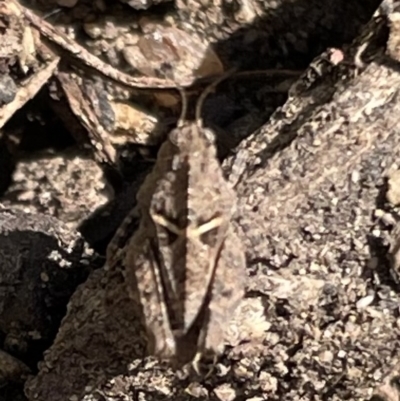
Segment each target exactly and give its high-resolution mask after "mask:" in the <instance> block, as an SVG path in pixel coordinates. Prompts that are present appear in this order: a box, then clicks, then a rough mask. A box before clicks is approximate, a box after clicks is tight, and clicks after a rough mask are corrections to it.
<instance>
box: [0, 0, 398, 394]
mask: <svg viewBox="0 0 400 401" xmlns="http://www.w3.org/2000/svg"><path fill="white" fill-rule="evenodd" d="M328 3H329V4H328ZM24 5H25V6H29V7H32V8H33V9H34V10H35V12H36V13H37V15H43V13H44V15H48V17H47V18H46V19H45V21H46V22H47V23H48V24H50V25H51V26H56V27H57V29H58V30H59V32H64V33H67V34H68V35H69V38H70V39H71V41H72V42H71V43H73V44H74V43H75V49H77V48H78V47H76V46H82V47H83V48H84V49H86V50H89V52H90V54H94V55H95V56H97V57H99V59H100V60H103V61H104V62H106V63H107V65H108V66H111V67H113V68H117V69H118V71H122V72H125V73H126V74H129V76H131V77H133V76H139V77H140V76H144V75H146V76H148V77H153V78H159V77H162V78H165V77H166V78H167V79H172V80H173V81H174V82H178V81H180V80H182V82H186V81H187V80H190V79H192V80H193V81H196V80H199V82H200V84H199V85H200V86H201V79H204V78H207V77H208V76H210V75H213V74H220V73H221V72H222V71H227V70H229V69H230V68H233V67H234V68H236V69H237V70H238V71H240V72H243V71H246V72H247V73H246V74H245V75H242V76H240V75H236V76H235V75H233V76H232V77H231V78H229V79H227V80H226V81H225V82H223V83H222V84H221V85H220V86H218V90H216V91H215V93H213V94H211V95H210V96H209V97H208V99H207V101H206V102H205V104H204V111H203V116H204V120H205V122H206V124H207V125H208V126H210V127H212V128H213V130H214V132H215V133H216V135H217V141H218V151H219V156H220V159H221V162H222V166H223V169H224V172H225V173H226V176H227V177H228V178H229V179H230V180H231V181H232V182H234V183H235V184H236V185H235V191H236V192H237V194H238V207H237V211H236V215H235V217H234V221H233V223H234V225H235V227H236V229H237V231H238V232H239V233H241V238H242V240H243V243H244V244H245V246H246V260H247V272H248V282H247V285H246V287H247V288H246V297H245V299H244V300H243V303H242V305H241V307H240V310H239V312H238V313H237V316H235V317H234V318H233V319H232V322H231V324H230V325H229V329H228V330H227V336H226V340H225V342H226V348H225V352H224V353H223V355H221V356H220V357H219V358H218V359H217V360H216V362H215V365H214V367H213V369H212V370H211V371H210V372H209V374H205V375H197V374H195V373H194V372H191V371H186V370H179V371H176V370H174V369H171V368H170V367H169V366H168V365H167V364H164V363H160V362H158V361H157V360H156V359H155V358H153V357H151V356H147V355H146V354H145V345H146V342H145V336H144V335H143V332H144V329H143V327H142V325H141V323H140V321H139V319H138V316H139V312H138V305H136V304H135V303H134V302H133V301H132V300H131V299H130V298H129V297H128V295H127V291H126V288H125V282H124V279H123V272H122V270H123V267H122V266H120V265H117V266H115V267H113V268H111V269H110V268H108V269H107V268H104V267H103V265H104V260H105V258H104V255H105V249H106V246H107V244H108V242H109V241H110V238H111V237H112V235H113V234H114V232H115V231H116V229H117V228H118V226H119V224H120V223H121V221H122V220H123V218H124V216H125V215H126V214H127V213H128V211H129V210H130V209H131V208H132V207H133V206H134V204H135V202H136V201H135V195H136V193H137V190H138V188H139V187H140V185H141V183H142V181H143V179H144V177H145V176H146V175H147V174H148V172H149V171H150V170H151V167H152V165H153V163H154V159H155V157H156V154H157V153H156V152H157V149H158V147H159V145H160V143H161V142H162V140H163V138H164V137H165V135H166V133H167V132H168V130H169V129H170V128H171V127H172V126H174V124H175V122H176V120H177V118H178V117H179V112H180V103H179V98H178V97H177V95H176V93H175V92H174V91H170V90H162V89H158V90H139V89H134V88H132V87H128V86H127V85H125V86H123V85H120V84H118V83H117V82H115V80H114V81H112V80H108V79H106V77H104V74H102V73H101V72H102V71H101V68H100V67H99V68H97V69H96V67H94V68H93V67H90V66H88V65H86V66H85V62H82V60H79V57H80V56H81V55H82V54H83V53H82V52H76V53H77V54H78V57H77V56H76V55H73V54H72V53H71V51H68V49H66V48H62V47H60V46H59V45H60V44H59V43H58V44H57V43H55V42H54V41H52V40H51V39H49V37H46V35H45V34H43V32H42V35H40V34H39V32H38V30H37V29H36V28H33V27H32V28H29V29H27V28H26V27H29V24H28V22H27V20H25V19H24V18H25V17H24V16H23V15H22V14H20V12H21V8H20V6H19V5H18V3H15V4H14V3H13V2H11V1H2V2H0V29H1V30H2V33H3V34H4V40H3V45H2V47H0V50H1V53H0V54H1V57H0V69H1V74H2V77H1V80H0V123H1V131H0V174H1V175H0V192H1V197H0V283H1V286H0V340H1V342H0V345H1V353H0V384H1V385H2V387H1V388H0V400H7V401H8V400H32V401H33V400H39V401H47V400H54V401H58V400H60V401H61V400H74V401H78V400H82V401H83V400H85V401H88V400H136V399H138V400H153V399H154V400H169V399H171V400H172V399H178V400H187V399H213V400H222V401H233V400H253V401H258V400H263V399H270V400H344V399H346V400H347V399H348V400H361V399H362V400H368V399H371V398H372V397H373V398H374V401H383V400H384V401H395V400H398V399H399V395H398V389H399V379H398V377H400V376H398V374H400V372H399V367H400V365H399V362H400V361H399V356H400V355H399V352H398V349H399V348H398V347H397V345H399V334H400V321H399V301H400V297H399V279H400V275H399V274H400V273H399V269H400V267H399V266H400V261H399V260H400V259H399V253H398V248H399V242H398V238H399V235H398V227H399V225H398V221H399V219H400V214H399V208H398V205H399V204H400V191H399V190H398V187H399V178H400V177H399V173H398V171H399V169H400V165H399V155H400V139H399V135H398V131H399V127H400V126H399V122H398V115H399V114H398V113H399V112H400V102H399V96H398V88H399V87H400V74H399V71H400V68H399V65H400V64H399V60H400V51H399V50H398V49H399V46H398V44H399V43H400V29H397V26H398V25H399V22H398V21H400V19H399V15H400V14H399V13H398V12H397V10H396V2H395V1H385V2H384V3H383V4H381V5H380V4H379V1H365V0H364V1H352V2H348V1H341V0H337V1H335V2H326V4H322V3H321V2H319V1H302V0H297V1H294V0H293V1H289V0H277V1H270V2H263V1H257V0H248V1H244V2H243V1H242V2H236V1H220V2H217V1H215V2H213V1H205V2H204V1H203V2H197V1H185V2H184V1H180V0H176V1H175V2H169V1H165V2H163V1H117V0H114V1H109V2H106V1H96V2H91V1H85V0H78V1H67V0H57V1H56V0H53V1H51V2H50V1H46V2H44V1H35V2H33V1H32V2H29V3H28V4H24ZM57 7H59V8H60V11H58V13H56V14H52V11H54V10H55V9H56V8H57ZM374 13H375V14H374ZM165 25H168V26H169V27H172V31H168V30H166V28H164V26H165ZM43 26H45V25H44V24H43ZM178 28H179V31H177V29H178ZM399 28H400V27H399ZM154 31H156V32H159V34H160V35H164V37H166V38H168V40H165V43H167V45H165V43H164V44H163V45H162V46H160V48H157V47H156V44H155V43H154V42H152V41H151V40H150V39H149V37H150V36H146V35H149V32H154ZM178 32H179V33H178ZM206 32H207V33H206ZM143 38H145V39H143ZM146 38H147V39H146ZM150 38H151V37H150ZM204 43H206V44H209V45H210V46H211V48H212V51H211V50H209V49H208V50H207V48H206V46H203V45H201V44H204ZM163 46H164V47H163ZM186 48H187V49H190V50H188V51H185V50H184V49H186ZM157 54H162V59H163V60H166V62H165V63H164V64H162V63H160V61H159V58H158V56H157ZM171 54H173V56H171ZM161 64H162V65H161ZM249 70H251V71H253V73H252V74H251V73H249ZM255 71H258V72H257V73H255ZM276 71H280V72H278V73H277V72H276ZM135 73H136V75H135ZM76 83H77V84H76ZM187 92H188V95H189V98H191V99H192V98H194V99H196V97H198V96H197V95H198V94H199V89H198V87H197V86H196V85H193V86H191V88H190V89H187ZM190 111H191V110H190Z"/></svg>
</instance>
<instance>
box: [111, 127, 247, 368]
mask: <svg viewBox="0 0 400 401" xmlns="http://www.w3.org/2000/svg"><path fill="white" fill-rule="evenodd" d="M137 200H138V206H137V210H136V213H139V216H140V218H141V220H140V225H139V228H138V230H137V231H136V233H135V234H134V235H133V236H132V237H131V239H130V240H129V241H128V242H127V244H126V246H125V248H124V250H123V254H124V256H123V258H124V266H125V270H126V280H127V285H128V290H129V292H130V295H131V296H132V297H133V298H135V299H138V300H139V301H140V303H141V305H142V308H143V317H144V320H145V326H146V328H147V331H148V334H149V352H150V353H151V354H153V355H157V356H159V357H160V358H162V359H173V360H175V361H177V362H178V363H182V364H183V363H186V362H189V361H191V360H193V359H194V358H195V356H196V354H198V353H200V354H203V353H205V352H207V353H208V352H211V353H213V354H215V353H217V354H218V353H220V352H221V351H222V350H223V345H224V344H223V339H224V332H225V327H226V326H227V324H228V323H229V321H230V319H231V318H232V315H233V313H234V312H235V310H236V308H237V307H238V305H239V304H240V301H241V299H242V297H243V294H244V284H245V277H246V272H245V258H244V251H243V249H242V246H241V242H240V240H239V238H238V237H237V235H236V234H235V232H234V230H233V227H232V225H231V221H230V220H231V216H232V213H233V211H234V207H235V202H236V197H235V192H234V190H233V189H232V187H231V185H230V184H229V183H228V182H227V181H226V180H225V179H224V176H223V173H222V169H221V167H220V164H219V162H218V159H217V156H216V148H215V144H214V135H213V133H212V132H211V131H210V130H208V129H205V128H203V127H202V126H201V124H200V123H197V124H196V123H183V124H181V125H180V126H179V127H178V128H176V129H174V130H173V131H171V133H170V134H169V137H168V139H167V140H166V142H165V143H164V144H163V145H162V147H161V149H160V151H159V154H158V157H157V162H156V165H155V167H154V169H153V171H152V173H151V174H150V175H149V176H148V177H147V179H146V181H145V182H144V184H143V186H142V187H141V189H140V191H139V193H138V196H137ZM123 227H124V225H123V226H122V230H120V232H119V234H117V236H116V237H118V236H120V235H123V234H124V233H123V231H124V229H123ZM114 242H115V241H113V243H114ZM114 251H115V249H113V246H110V248H109V256H108V258H109V262H110V263H112V259H113V257H114V256H115V252H114ZM113 253H114V255H113Z"/></svg>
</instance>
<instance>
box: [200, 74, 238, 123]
mask: <svg viewBox="0 0 400 401" xmlns="http://www.w3.org/2000/svg"><path fill="white" fill-rule="evenodd" d="M234 72H235V69H231V70H229V71H227V72H226V73H225V74H222V75H221V76H220V77H219V78H217V79H216V80H215V81H214V82H212V83H211V84H210V85H208V86H207V87H206V88H205V89H204V90H203V92H202V94H201V95H200V97H199V99H198V100H197V104H196V111H195V118H196V124H197V126H198V127H199V128H201V127H202V126H203V121H202V119H201V110H202V108H203V103H204V101H205V100H206V97H207V96H208V95H209V94H210V93H211V92H212V91H213V90H214V89H215V87H216V86H217V85H219V84H220V83H221V82H222V81H224V80H225V79H226V78H228V77H229V76H231V75H232V74H233V73H234Z"/></svg>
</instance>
